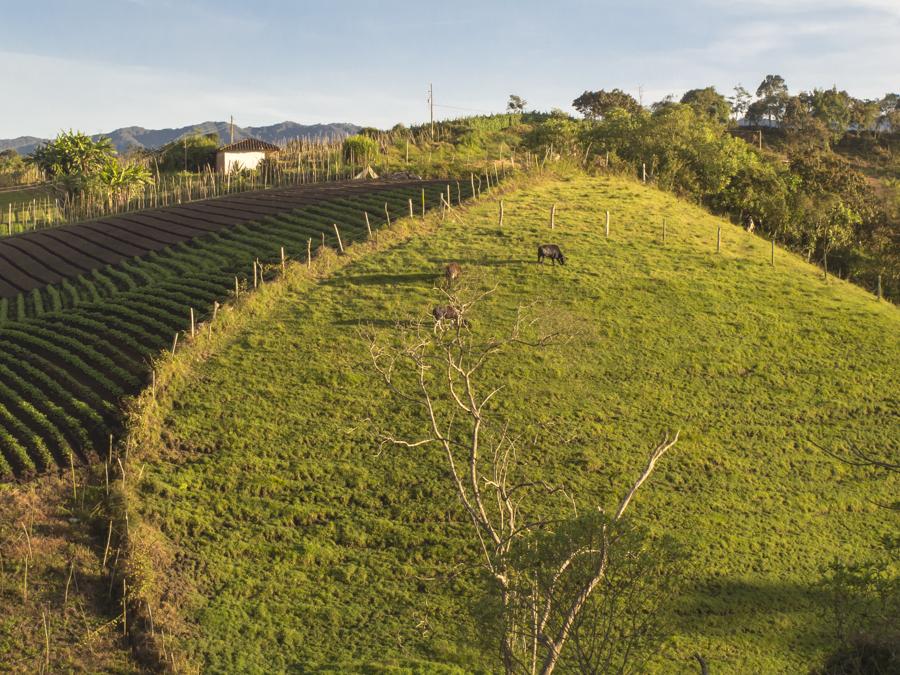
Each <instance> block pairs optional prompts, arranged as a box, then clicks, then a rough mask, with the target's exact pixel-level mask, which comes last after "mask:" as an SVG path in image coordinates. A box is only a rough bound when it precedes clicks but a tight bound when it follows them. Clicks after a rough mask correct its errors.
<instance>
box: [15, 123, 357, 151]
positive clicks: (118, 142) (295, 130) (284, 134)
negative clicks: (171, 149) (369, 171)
mask: <svg viewBox="0 0 900 675" xmlns="http://www.w3.org/2000/svg"><path fill="white" fill-rule="evenodd" d="M359 129H360V127H359V126H357V125H355V124H349V123H345V122H333V123H328V124H298V123H297V122H289V121H286V122H279V123H278V124H270V125H268V126H261V127H252V126H251V127H240V126H237V125H235V127H234V140H235V141H240V140H242V139H244V138H258V139H260V140H263V141H267V142H269V143H276V144H277V143H284V142H285V141H289V140H293V139H297V138H302V139H309V140H334V139H341V138H343V137H345V136H349V135H351V134H355V133H356V132H357V131H359ZM213 133H215V134H218V135H219V138H220V139H221V140H222V141H223V142H227V141H228V140H230V137H231V126H230V124H229V123H228V122H200V123H199V124H190V125H188V126H184V127H177V128H173V129H145V128H144V127H137V126H133V127H122V128H120V129H115V130H114V131H110V132H108V133H103V134H97V135H95V136H93V137H92V138H94V140H96V139H98V138H109V139H110V140H112V142H113V145H115V146H116V150H118V151H119V152H120V153H122V152H126V151H127V150H129V149H134V148H143V149H153V148H160V147H162V146H164V145H165V144H166V143H171V142H172V141H176V140H178V139H180V138H183V137H184V136H193V135H195V134H213ZM46 140H47V139H45V138H37V137H35V136H20V137H19V138H8V139H0V151H2V150H10V149H12V150H16V151H17V152H18V153H19V154H20V155H27V154H29V153H30V152H31V151H32V150H34V149H35V148H36V147H37V146H38V145H40V144H41V143H43V142H44V141H46Z"/></svg>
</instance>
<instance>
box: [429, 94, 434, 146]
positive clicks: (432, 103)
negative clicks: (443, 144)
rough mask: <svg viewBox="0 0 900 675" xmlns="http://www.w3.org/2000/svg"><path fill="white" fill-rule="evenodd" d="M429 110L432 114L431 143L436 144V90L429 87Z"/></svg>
mask: <svg viewBox="0 0 900 675" xmlns="http://www.w3.org/2000/svg"><path fill="white" fill-rule="evenodd" d="M428 109H429V111H430V112H431V142H432V143H434V89H433V88H432V86H431V84H430V83H429V85H428Z"/></svg>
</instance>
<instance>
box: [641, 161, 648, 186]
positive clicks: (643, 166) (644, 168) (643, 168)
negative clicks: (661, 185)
mask: <svg viewBox="0 0 900 675" xmlns="http://www.w3.org/2000/svg"><path fill="white" fill-rule="evenodd" d="M641 180H642V182H644V183H646V182H647V163H646V162H643V163H642V164H641Z"/></svg>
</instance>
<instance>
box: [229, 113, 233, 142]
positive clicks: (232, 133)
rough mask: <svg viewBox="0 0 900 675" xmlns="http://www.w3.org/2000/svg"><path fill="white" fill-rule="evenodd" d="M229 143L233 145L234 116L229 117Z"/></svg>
mask: <svg viewBox="0 0 900 675" xmlns="http://www.w3.org/2000/svg"><path fill="white" fill-rule="evenodd" d="M228 142H229V143H234V115H232V116H231V140H230V141H228Z"/></svg>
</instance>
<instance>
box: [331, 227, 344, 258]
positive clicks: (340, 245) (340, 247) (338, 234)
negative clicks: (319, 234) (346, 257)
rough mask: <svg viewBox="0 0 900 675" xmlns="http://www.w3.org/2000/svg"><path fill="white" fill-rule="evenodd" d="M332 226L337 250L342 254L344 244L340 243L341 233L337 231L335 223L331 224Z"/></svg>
mask: <svg viewBox="0 0 900 675" xmlns="http://www.w3.org/2000/svg"><path fill="white" fill-rule="evenodd" d="M332 225H333V226H334V233H335V234H336V235H337V240H338V249H340V251H341V253H343V252H344V244H343V242H342V241H341V233H340V232H339V231H338V226H337V223H332Z"/></svg>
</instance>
